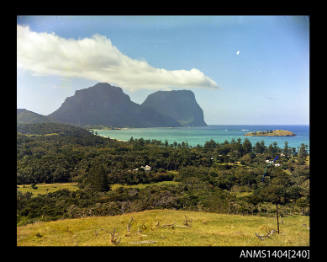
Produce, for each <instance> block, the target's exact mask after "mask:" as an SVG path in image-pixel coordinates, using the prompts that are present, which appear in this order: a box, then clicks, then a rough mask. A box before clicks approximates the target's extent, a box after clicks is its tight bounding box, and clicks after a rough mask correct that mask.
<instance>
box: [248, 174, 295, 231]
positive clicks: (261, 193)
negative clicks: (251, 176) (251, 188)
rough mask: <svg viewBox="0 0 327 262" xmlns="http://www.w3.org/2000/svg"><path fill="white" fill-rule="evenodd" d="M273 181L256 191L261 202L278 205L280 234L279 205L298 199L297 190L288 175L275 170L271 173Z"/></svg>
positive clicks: (277, 215)
mask: <svg viewBox="0 0 327 262" xmlns="http://www.w3.org/2000/svg"><path fill="white" fill-rule="evenodd" d="M270 176H271V179H270V180H269V182H268V183H266V184H265V185H264V186H263V187H261V188H259V189H258V190H256V191H255V193H254V194H255V195H256V197H257V198H258V199H261V201H267V202H271V203H273V204H275V205H276V219H277V233H278V234H279V209H278V205H284V204H286V203H289V202H290V201H291V200H292V199H295V198H298V197H299V196H300V194H298V191H297V189H296V190H295V188H294V187H293V182H292V181H291V179H290V176H289V175H288V174H285V173H284V172H283V171H281V170H278V169H275V170H274V171H273V172H271V173H270Z"/></svg>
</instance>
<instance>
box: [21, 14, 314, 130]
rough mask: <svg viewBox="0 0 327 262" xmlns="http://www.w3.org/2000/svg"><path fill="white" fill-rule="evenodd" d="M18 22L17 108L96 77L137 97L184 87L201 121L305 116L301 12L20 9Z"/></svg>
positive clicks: (59, 98) (37, 105)
mask: <svg viewBox="0 0 327 262" xmlns="http://www.w3.org/2000/svg"><path fill="white" fill-rule="evenodd" d="M17 28H18V30H17V32H18V33H17V34H18V38H17V41H18V43H17V44H18V56H17V62H18V67H17V107H18V108H26V109H28V110H31V111H34V112H37V113H40V114H45V115H46V114H50V113H52V112H53V111H55V110H56V109H57V108H59V106H60V105H61V104H62V103H63V102H64V100H65V98H66V97H68V96H72V95H73V94H74V92H75V90H78V89H83V88H87V87H90V86H92V85H94V84H95V83H97V82H104V81H105V82H109V83H112V84H114V85H116V86H119V87H121V88H122V89H123V90H124V92H125V93H126V94H128V95H129V96H130V98H131V100H132V101H134V102H136V103H142V102H143V101H144V100H145V98H146V96H147V95H148V94H150V93H153V92H155V91H157V90H172V89H190V90H192V91H193V92H194V93H195V96H196V99H197V102H198V104H199V105H200V106H201V108H202V109H203V111H204V117H205V121H206V122H207V123H208V124H249V125H251V124H253V125H255V124H267V125H268V124H308V123H309V18H308V17H300V16H93V17H87V16H71V17H69V16H19V17H17ZM94 35H97V36H95V37H94Z"/></svg>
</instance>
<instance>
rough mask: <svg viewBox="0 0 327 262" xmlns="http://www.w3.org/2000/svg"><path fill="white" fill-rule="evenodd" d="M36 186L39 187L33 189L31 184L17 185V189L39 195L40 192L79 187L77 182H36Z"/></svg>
mask: <svg viewBox="0 0 327 262" xmlns="http://www.w3.org/2000/svg"><path fill="white" fill-rule="evenodd" d="M36 186H37V189H33V188H32V187H31V185H17V187H18V188H17V190H18V191H20V192H22V193H26V192H31V193H32V194H33V196H37V195H39V194H47V193H51V192H55V191H57V190H61V189H68V190H70V191H74V190H77V189H78V187H77V183H54V184H36Z"/></svg>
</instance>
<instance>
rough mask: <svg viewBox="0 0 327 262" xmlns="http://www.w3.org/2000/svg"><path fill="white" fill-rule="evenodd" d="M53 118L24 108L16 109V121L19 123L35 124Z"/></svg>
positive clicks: (50, 120)
mask: <svg viewBox="0 0 327 262" xmlns="http://www.w3.org/2000/svg"><path fill="white" fill-rule="evenodd" d="M53 121H54V120H53V119H51V118H50V117H47V116H43V115H40V114H37V113H34V112H32V111H29V110H26V109H17V123H20V124H35V123H48V122H53Z"/></svg>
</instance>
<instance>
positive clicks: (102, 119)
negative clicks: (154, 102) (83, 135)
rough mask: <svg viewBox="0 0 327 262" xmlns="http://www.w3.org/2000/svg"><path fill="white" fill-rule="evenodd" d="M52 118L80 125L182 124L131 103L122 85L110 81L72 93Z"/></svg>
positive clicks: (165, 125)
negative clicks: (113, 84)
mask: <svg viewBox="0 0 327 262" xmlns="http://www.w3.org/2000/svg"><path fill="white" fill-rule="evenodd" d="M49 117H51V118H53V119H55V120H57V121H60V122H64V123H70V124H75V125H79V126H86V125H88V126H90V125H104V126H110V127H172V126H180V124H179V123H178V122H177V121H176V120H175V119H173V118H171V117H169V116H165V115H162V114H161V113H160V112H158V111H154V110H153V109H151V108H148V107H146V108H144V107H142V106H140V105H138V104H136V103H134V102H132V101H131V100H130V97H129V96H128V95H126V94H125V93H123V90H122V89H121V88H119V87H115V86H111V85H110V84H107V83H98V84H96V85H94V86H92V87H89V88H86V89H82V90H77V91H76V92H75V94H74V95H73V96H71V97H68V98H66V100H65V101H64V103H63V104H62V105H61V107H60V108H59V109H58V110H56V111H55V112H53V113H52V114H50V115H49Z"/></svg>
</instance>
